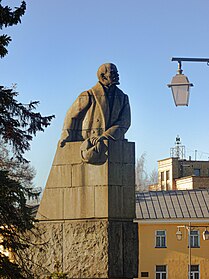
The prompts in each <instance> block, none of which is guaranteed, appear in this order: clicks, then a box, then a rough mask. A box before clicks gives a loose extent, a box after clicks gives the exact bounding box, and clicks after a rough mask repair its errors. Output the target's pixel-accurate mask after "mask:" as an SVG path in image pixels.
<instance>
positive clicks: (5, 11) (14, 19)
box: [0, 0, 26, 58]
mask: <svg viewBox="0 0 209 279" xmlns="http://www.w3.org/2000/svg"><path fill="white" fill-rule="evenodd" d="M1 2H2V0H0V29H2V28H3V27H8V26H12V25H16V24H18V23H21V17H22V16H23V15H24V13H25V11H26V3H25V1H22V3H21V5H20V6H19V7H16V8H15V9H14V10H12V9H11V8H10V7H9V6H2V5H1ZM11 40H12V39H11V37H10V36H8V35H5V34H3V35H1V36H0V57H1V58H2V57H4V56H5V55H6V54H7V53H8V50H7V46H8V44H9V43H10V42H11Z"/></svg>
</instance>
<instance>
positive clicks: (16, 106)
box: [0, 86, 54, 161]
mask: <svg viewBox="0 0 209 279" xmlns="http://www.w3.org/2000/svg"><path fill="white" fill-rule="evenodd" d="M17 96H18V93H17V92H16V91H14V90H13V89H7V88H4V87H3V86H0V135H1V138H2V140H3V141H4V142H5V143H8V144H10V145H11V146H12V148H13V153H14V156H15V157H16V158H17V159H18V160H20V161H23V160H24V158H23V154H24V152H25V151H27V150H29V149H30V141H31V140H32V138H33V136H35V135H36V133H37V132H38V131H44V128H46V127H47V126H49V125H50V122H51V120H52V118H53V117H54V116H53V115H51V116H45V117H43V116H42V115H41V114H40V113H38V112H35V111H34V110H35V109H36V107H37V105H38V103H39V102H37V101H34V102H30V103H29V104H27V105H24V104H22V103H20V102H18V101H17V99H16V97H17Z"/></svg>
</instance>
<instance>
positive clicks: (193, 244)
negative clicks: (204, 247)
mask: <svg viewBox="0 0 209 279" xmlns="http://www.w3.org/2000/svg"><path fill="white" fill-rule="evenodd" d="M194 232H197V234H194V235H193V233H194ZM189 239H190V240H189V241H190V247H191V248H200V231H199V230H194V231H190V238H189ZM196 243H197V244H196ZM188 245H189V244H188Z"/></svg>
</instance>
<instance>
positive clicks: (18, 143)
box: [0, 0, 54, 279]
mask: <svg viewBox="0 0 209 279" xmlns="http://www.w3.org/2000/svg"><path fill="white" fill-rule="evenodd" d="M1 2H2V1H1V0H0V29H2V28H5V27H8V26H13V25H16V24H18V23H20V22H21V17H22V16H23V15H24V13H25V10H26V3H25V1H22V2H21V4H20V6H19V7H16V8H14V9H11V8H10V7H8V6H3V5H2V4H1ZM10 41H11V37H10V36H8V35H5V34H3V35H1V36H0V57H1V58H3V57H4V56H5V55H6V54H7V53H8V50H7V47H8V44H9V42H10ZM17 96H18V92H16V90H15V88H6V87H4V86H0V140H1V141H0V144H1V148H0V152H1V155H0V278H7V279H23V278H32V275H31V274H30V271H29V270H27V266H26V265H25V262H24V253H22V252H23V251H24V250H25V248H27V247H28V243H27V239H26V232H27V231H28V230H31V229H32V228H33V218H32V217H31V212H30V209H29V208H28V207H27V205H26V192H27V191H28V189H30V188H31V179H32V177H33V173H32V172H31V170H30V168H29V165H28V161H27V160H26V159H25V157H24V153H25V151H27V150H29V149H30V142H31V140H32V138H33V136H35V135H36V133H37V132H38V131H44V129H45V128H46V127H48V126H49V125H50V123H51V120H52V118H53V117H54V116H53V115H51V116H42V115H41V114H40V113H39V112H36V111H35V110H36V108H37V105H38V103H39V102H37V101H34V102H30V103H28V104H22V103H20V102H18V100H17ZM4 144H6V146H7V147H8V146H10V147H11V150H10V153H9V154H11V157H12V158H8V153H7V154H6V156H4V155H5V154H4V152H7V151H5V150H7V149H4Z"/></svg>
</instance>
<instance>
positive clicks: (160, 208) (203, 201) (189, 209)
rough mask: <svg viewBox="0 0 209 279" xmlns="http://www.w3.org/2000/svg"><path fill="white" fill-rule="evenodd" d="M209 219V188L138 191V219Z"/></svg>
mask: <svg viewBox="0 0 209 279" xmlns="http://www.w3.org/2000/svg"><path fill="white" fill-rule="evenodd" d="M182 218H183V219H184V218H185V219H189V218H195V219H196V218H200V219H202V218H208V219H209V190H199V189H198V190H182V191H181V190H178V191H174V190H172V191H149V192H141V193H136V219H138V220H140V219H141V220H152V219H155V220H156V219H182Z"/></svg>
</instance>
